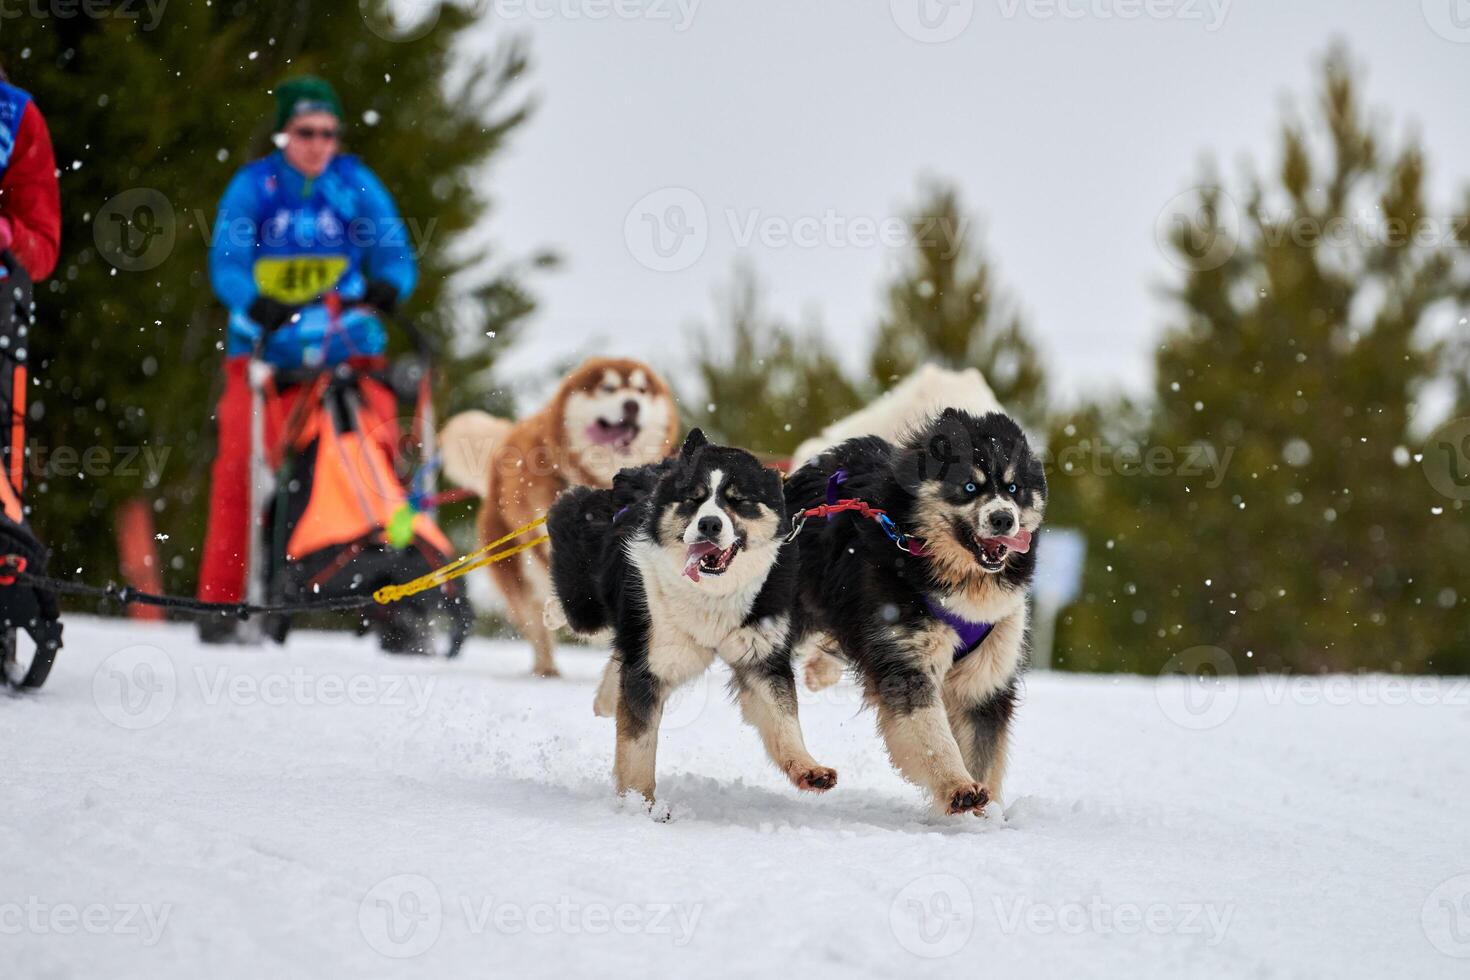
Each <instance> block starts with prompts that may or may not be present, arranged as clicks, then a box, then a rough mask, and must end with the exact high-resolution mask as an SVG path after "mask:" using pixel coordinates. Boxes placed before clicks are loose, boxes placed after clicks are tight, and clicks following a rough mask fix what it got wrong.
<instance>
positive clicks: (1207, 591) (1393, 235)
mask: <svg viewBox="0 0 1470 980" xmlns="http://www.w3.org/2000/svg"><path fill="white" fill-rule="evenodd" d="M1373 118H1374V117H1373V116H1371V115H1370V114H1369V113H1368V112H1367V111H1365V109H1364V108H1363V106H1362V105H1361V104H1360V102H1359V96H1358V87H1357V85H1356V83H1355V82H1354V79H1353V75H1352V72H1351V70H1350V68H1349V62H1348V59H1347V56H1346V55H1345V54H1344V53H1343V52H1342V51H1334V52H1333V53H1332V54H1331V55H1330V56H1329V57H1328V58H1327V59H1326V62H1325V67H1324V71H1323V78H1322V91H1321V95H1320V100H1319V104H1318V106H1317V109H1316V111H1315V112H1314V113H1313V114H1312V116H1311V119H1310V122H1306V123H1304V122H1291V123H1289V124H1288V125H1286V126H1285V127H1284V130H1283V133H1282V141H1281V147H1282V148H1281V160H1280V164H1279V167H1278V168H1277V170H1276V173H1275V175H1274V178H1273V179H1269V180H1266V179H1261V178H1259V177H1256V178H1251V179H1250V180H1248V182H1247V183H1245V185H1244V186H1243V187H1241V188H1239V189H1238V190H1237V191H1235V192H1234V193H1233V194H1232V193H1230V192H1227V191H1225V190H1223V189H1221V188H1220V187H1218V186H1212V187H1210V188H1208V189H1206V190H1205V191H1204V192H1203V195H1202V200H1201V206H1200V207H1199V209H1198V210H1197V212H1196V213H1195V214H1193V215H1190V216H1187V220H1185V221H1182V222H1181V223H1180V224H1179V225H1178V226H1176V228H1175V229H1174V240H1173V245H1174V248H1175V250H1176V253H1177V256H1178V258H1179V260H1180V262H1179V264H1181V265H1183V266H1184V267H1185V268H1186V270H1187V271H1186V272H1185V274H1184V276H1183V279H1182V282H1180V283H1179V285H1178V287H1177V289H1176V290H1175V291H1174V293H1173V296H1174V299H1175V300H1176V302H1177V304H1178V307H1179V315H1178V316H1177V318H1176V320H1175V322H1174V324H1173V325H1172V326H1171V327H1170V328H1169V329H1168V331H1167V333H1166V335H1165V336H1164V338H1163V341H1162V343H1161V344H1160V347H1159V350H1158V354H1157V361H1156V378H1157V380H1156V390H1155V392H1154V401H1153V404H1152V405H1151V406H1150V411H1149V412H1148V414H1147V416H1146V417H1135V418H1132V419H1126V413H1125V414H1124V416H1123V417H1124V418H1125V421H1126V423H1127V424H1126V425H1125V426H1124V428H1125V429H1126V430H1128V431H1127V432H1125V433H1122V434H1120V433H1119V432H1117V431H1114V432H1112V433H1108V432H1106V431H1104V430H1105V422H1104V420H1109V419H1111V420H1116V419H1118V418H1119V417H1120V416H1118V415H1117V414H1115V412H1114V410H1113V408H1110V409H1109V410H1101V409H1094V410H1092V411H1089V412H1083V413H1079V415H1078V416H1077V417H1076V418H1073V419H1071V420H1069V421H1068V422H1067V423H1066V425H1065V427H1063V428H1060V429H1058V430H1057V431H1056V432H1055V433H1054V435H1053V440H1052V448H1053V451H1054V453H1056V452H1058V451H1059V450H1064V449H1065V448H1066V447H1068V446H1071V447H1074V448H1076V447H1079V446H1080V445H1081V443H1082V442H1083V441H1084V440H1097V439H1102V440H1103V441H1105V442H1106V441H1108V440H1111V441H1112V445H1113V446H1117V445H1119V444H1120V441H1126V440H1128V439H1129V438H1132V439H1133V440H1134V441H1135V442H1136V443H1137V444H1138V445H1139V446H1140V447H1141V448H1142V450H1143V451H1144V452H1147V451H1149V450H1150V449H1161V450H1165V451H1169V452H1171V453H1172V454H1173V456H1174V461H1175V462H1174V465H1173V466H1172V468H1170V469H1169V470H1168V471H1163V472H1154V473H1152V474H1150V473H1147V472H1145V473H1143V474H1140V475H1136V476H1121V475H1117V473H1116V466H1110V467H1108V469H1109V470H1111V471H1113V472H1112V473H1111V475H1102V473H1101V472H1100V467H1099V466H1098V464H1097V459H1098V454H1097V453H1096V452H1095V451H1094V452H1093V453H1092V454H1091V455H1089V454H1088V453H1087V452H1082V453H1074V456H1076V457H1077V458H1078V460H1080V462H1079V463H1078V464H1077V466H1076V467H1075V471H1074V472H1067V471H1065V470H1064V469H1063V468H1062V467H1055V468H1054V476H1053V500H1054V501H1055V502H1057V503H1058V504H1059V505H1060V506H1059V507H1057V508H1056V509H1055V510H1054V511H1053V513H1052V515H1051V517H1052V519H1053V520H1065V521H1067V522H1069V523H1075V524H1076V525H1077V526H1080V527H1083V528H1085V529H1087V531H1088V532H1089V534H1090V535H1091V537H1092V541H1091V547H1092V550H1093V554H1094V556H1096V557H1097V558H1098V560H1096V561H1094V563H1093V564H1092V567H1091V568H1090V569H1089V573H1088V576H1087V580H1086V585H1085V592H1086V596H1085V599H1084V601H1083V602H1082V603H1081V604H1079V605H1078V606H1077V607H1075V608H1074V609H1073V611H1072V613H1071V615H1070V616H1068V617H1066V619H1065V620H1064V623H1063V625H1062V628H1061V637H1060V639H1061V643H1060V647H1061V648H1063V649H1067V648H1070V650H1071V651H1072V663H1071V665H1072V666H1078V667H1104V668H1119V667H1122V668H1126V669H1134V670H1145V671H1155V670H1158V669H1159V667H1160V665H1161V664H1163V663H1164V662H1165V661H1166V660H1167V659H1168V658H1169V657H1170V656H1171V655H1172V654H1175V653H1178V652H1180V651H1182V650H1185V649H1187V648H1190V647H1193V646H1197V645H1211V646H1217V647H1221V648H1223V649H1224V650H1225V651H1226V652H1227V653H1229V654H1230V655H1231V657H1232V658H1233V659H1234V661H1235V663H1236V664H1237V666H1238V667H1239V669H1241V670H1242V671H1246V670H1253V669H1261V670H1283V669H1287V670H1295V671H1315V670H1323V669H1331V670H1341V669H1348V668H1369V669H1375V670H1388V671H1398V670H1404V671H1440V672H1450V671H1465V670H1470V650H1467V648H1466V646H1465V642H1464V638H1465V637H1466V636H1467V635H1470V589H1467V588H1466V585H1465V576H1464V556H1465V555H1466V554H1470V521H1467V520H1466V518H1467V516H1470V509H1467V507H1466V505H1465V504H1464V502H1462V501H1458V500H1451V499H1447V498H1446V497H1445V496H1443V495H1441V494H1439V493H1437V492H1435V491H1434V489H1433V488H1432V487H1431V486H1429V485H1428V484H1427V482H1426V479H1425V474H1424V472H1423V470H1422V469H1421V467H1420V466H1419V465H1418V464H1417V462H1416V453H1417V452H1418V450H1417V448H1416V447H1417V440H1416V435H1415V428H1414V423H1415V421H1416V413H1417V412H1418V406H1417V404H1416V402H1417V400H1418V399H1419V398H1420V397H1421V395H1422V394H1423V393H1424V391H1425V390H1426V387H1427V386H1429V385H1430V384H1431V383H1432V382H1434V381H1435V380H1436V379H1438V378H1441V377H1442V373H1441V372H1442V367H1443V364H1444V363H1445V362H1444V360H1443V357H1442V355H1443V353H1444V348H1443V344H1442V343H1437V342H1435V341H1433V339H1432V338H1430V337H1427V336H1426V335H1425V333H1424V331H1423V329H1422V327H1423V325H1424V323H1425V322H1426V319H1427V317H1428V316H1429V315H1430V314H1431V313H1432V311H1433V310H1434V309H1435V308H1436V307H1437V306H1442V305H1443V304H1446V303H1448V304H1451V305H1453V304H1459V305H1460V306H1461V307H1462V308H1463V306H1464V304H1465V303H1466V301H1467V299H1470V292H1467V290H1466V284H1465V280H1464V278H1463V276H1462V273H1457V272H1456V268H1455V262H1456V252H1457V251H1458V249H1459V245H1458V244H1457V243H1456V242H1455V241H1454V240H1453V232H1452V229H1454V228H1456V227H1461V226H1462V225H1461V224H1460V223H1459V222H1453V221H1449V220H1439V221H1435V220H1433V217H1432V216H1433V214H1434V212H1433V211H1432V209H1431V208H1430V207H1429V206H1428V204H1427V203H1426V201H1425V198H1424V174H1425V168H1426V164H1425V160H1424V158H1423V153H1422V150H1421V149H1420V148H1419V146H1418V145H1416V144H1415V143H1413V142H1409V143H1406V144H1404V145H1402V146H1399V147H1397V148H1394V147H1391V146H1390V145H1389V143H1388V142H1387V141H1386V140H1385V139H1384V137H1383V135H1382V130H1381V128H1380V127H1378V126H1375V125H1374V124H1373V123H1372V122H1371V121H1370V120H1371V119H1373ZM1237 215H1238V219H1237V217H1236V216H1237ZM1114 408H1115V407H1114ZM1117 428H1118V426H1117V425H1116V422H1115V421H1114V429H1115V430H1116V429H1117ZM1204 449H1208V450H1211V451H1213V452H1214V453H1215V454H1216V458H1217V459H1218V460H1219V465H1218V466H1217V468H1216V471H1215V472H1210V473H1206V474H1203V475H1189V474H1188V473H1187V472H1185V471H1184V468H1185V465H1186V464H1185V462H1184V461H1185V460H1186V459H1187V457H1188V455H1189V453H1191V452H1193V451H1197V450H1204ZM1115 455H1116V454H1112V453H1104V454H1103V456H1105V457H1107V456H1115Z"/></svg>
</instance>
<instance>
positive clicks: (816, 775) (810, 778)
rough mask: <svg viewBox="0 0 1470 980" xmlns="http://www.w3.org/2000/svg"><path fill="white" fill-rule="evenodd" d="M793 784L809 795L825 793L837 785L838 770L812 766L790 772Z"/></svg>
mask: <svg viewBox="0 0 1470 980" xmlns="http://www.w3.org/2000/svg"><path fill="white" fill-rule="evenodd" d="M790 776H791V782H792V784H793V785H794V786H795V787H796V788H797V789H799V790H803V791H805V792H808V793H825V792H827V790H829V789H831V788H832V787H833V786H836V785H837V770H836V769H829V768H827V767H826V766H810V767H808V768H804V769H792V770H790Z"/></svg>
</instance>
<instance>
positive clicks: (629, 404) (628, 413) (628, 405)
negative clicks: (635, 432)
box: [623, 398, 638, 419]
mask: <svg viewBox="0 0 1470 980" xmlns="http://www.w3.org/2000/svg"><path fill="white" fill-rule="evenodd" d="M637 417H638V403H637V402H636V401H634V400H633V399H631V398H629V399H628V400H627V401H625V402H623V418H625V419H636V418H637Z"/></svg>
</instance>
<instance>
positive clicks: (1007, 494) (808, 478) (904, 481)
mask: <svg viewBox="0 0 1470 980" xmlns="http://www.w3.org/2000/svg"><path fill="white" fill-rule="evenodd" d="M846 499H858V500H862V501H866V502H867V503H868V504H870V505H871V506H873V507H876V508H880V509H881V510H883V511H884V512H885V514H886V516H887V517H888V518H889V519H891V521H892V522H893V523H892V526H891V529H892V530H894V531H895V533H896V534H898V535H907V536H909V537H906V538H905V537H895V535H894V534H890V533H889V531H886V530H885V529H884V527H883V525H882V524H880V523H879V522H878V521H876V520H874V519H870V518H869V517H865V516H863V515H862V514H860V513H854V512H840V513H837V514H834V515H832V516H830V517H826V518H823V517H813V518H811V519H809V520H807V521H806V523H805V524H804V525H803V526H802V531H801V534H800V536H799V539H798V540H799V543H800V545H801V552H800V557H801V563H800V567H801V574H800V576H799V586H798V600H797V606H796V609H795V611H794V614H793V620H792V622H793V630H794V632H795V634H796V637H795V638H796V640H797V641H803V640H805V641H808V642H815V644H816V646H817V647H818V648H819V649H823V650H825V651H826V652H828V653H832V654H835V655H837V656H838V657H840V658H842V659H843V660H845V661H847V663H848V664H850V665H851V666H852V667H853V668H855V669H856V671H857V673H858V674H859V676H860V677H861V679H862V681H863V683H864V688H865V693H866V696H867V699H868V701H869V703H870V704H872V705H874V706H875V707H876V708H877V711H878V728H879V731H880V732H881V733H882V736H883V739H884V741H885V742H886V743H887V746H888V754H889V756H890V757H891V758H892V760H893V763H894V765H895V766H897V767H898V769H899V771H900V772H902V773H903V775H904V777H905V778H907V779H908V780H910V781H911V782H914V783H917V784H918V785H919V786H921V787H923V788H924V789H926V790H928V791H929V793H930V794H931V795H932V796H933V799H934V801H935V804H936V805H937V806H938V807H939V808H940V809H942V810H944V811H946V812H948V813H964V812H967V811H969V812H975V813H980V812H981V811H983V810H984V808H985V806H986V804H987V803H988V802H989V801H990V800H992V799H994V800H999V799H1000V793H1001V782H1002V779H1003V777H1004V775H1005V767H1006V749H1007V740H1008V730H1009V726H1010V721H1011V715H1012V712H1013V711H1014V708H1015V704H1016V697H1017V694H1016V684H1017V675H1018V673H1019V671H1020V669H1021V666H1022V663H1023V661H1024V659H1025V645H1026V619H1027V611H1026V595H1027V591H1028V589H1029V587H1030V583H1031V578H1032V574H1033V572H1034V570H1035V567H1036V549H1035V548H1034V547H1033V537H1032V536H1033V535H1034V534H1035V533H1036V531H1037V528H1038V527H1039V526H1040V525H1041V520H1042V514H1043V512H1044V511H1045V509H1046V475H1045V473H1044V472H1043V469H1042V465H1041V463H1040V461H1039V460H1038V459H1037V458H1036V457H1035V456H1033V455H1032V453H1031V449H1030V446H1029V444H1028V443H1027V441H1026V436H1025V435H1024V434H1023V433H1022V431H1021V429H1020V427H1019V426H1017V425H1016V423H1015V422H1014V421H1012V420H1011V419H1010V418H1009V417H1008V416H1006V415H1003V414H1001V413H999V412H991V413H987V414H985V415H981V416H975V415H971V414H969V413H967V412H963V411H960V410H958V409H946V410H945V411H943V412H942V413H941V414H940V415H939V416H938V417H936V418H934V419H933V420H932V421H930V422H929V423H928V424H927V425H923V426H921V427H920V428H919V429H918V430H917V431H915V432H912V433H911V434H909V436H908V437H907V438H906V439H904V440H902V441H901V443H900V444H898V445H894V444H893V443H890V442H887V441H886V440H884V439H881V438H878V437H876V436H866V437H861V438H856V439H849V440H848V441H846V442H844V443H841V444H839V445H837V446H835V447H833V448H832V449H829V450H827V451H826V452H823V453H822V454H821V455H819V456H818V457H817V458H816V459H814V460H812V461H811V462H810V463H808V464H807V465H806V466H803V467H802V468H801V469H799V470H797V471H796V472H795V473H793V474H792V475H791V478H790V479H789V480H788V481H787V483H786V504H787V509H788V511H790V513H792V514H793V515H796V514H799V513H800V512H801V511H803V510H805V509H807V508H810V507H812V506H815V505H818V504H822V503H824V502H826V503H832V502H834V501H838V500H846ZM914 539H918V540H917V541H915V540H914ZM835 679H836V678H835V677H833V678H829V679H828V680H829V682H830V680H835Z"/></svg>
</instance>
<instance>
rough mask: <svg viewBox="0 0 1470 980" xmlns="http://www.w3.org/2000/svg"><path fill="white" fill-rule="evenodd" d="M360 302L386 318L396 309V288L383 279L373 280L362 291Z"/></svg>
mask: <svg viewBox="0 0 1470 980" xmlns="http://www.w3.org/2000/svg"><path fill="white" fill-rule="evenodd" d="M362 301H363V302H364V303H366V304H367V305H368V306H371V307H372V308H373V309H375V310H377V311H379V312H380V313H385V314H387V315H388V316H392V315H393V311H394V310H396V309H398V287H397V286H395V285H393V284H392V283H391V282H388V281H387V280H385V279H373V280H371V281H370V282H369V283H368V284H367V289H365V290H363V293H362Z"/></svg>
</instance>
